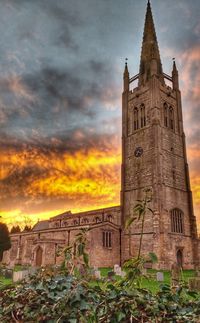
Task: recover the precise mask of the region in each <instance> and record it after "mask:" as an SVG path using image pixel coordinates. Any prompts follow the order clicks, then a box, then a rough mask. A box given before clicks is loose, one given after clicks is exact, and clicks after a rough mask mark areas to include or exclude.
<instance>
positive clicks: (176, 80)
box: [172, 58, 179, 90]
mask: <svg viewBox="0 0 200 323" xmlns="http://www.w3.org/2000/svg"><path fill="white" fill-rule="evenodd" d="M172 83H173V89H174V90H179V78H178V70H177V67H176V61H175V58H173V69H172Z"/></svg>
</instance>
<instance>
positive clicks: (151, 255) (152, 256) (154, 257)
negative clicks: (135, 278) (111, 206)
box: [148, 252, 158, 264]
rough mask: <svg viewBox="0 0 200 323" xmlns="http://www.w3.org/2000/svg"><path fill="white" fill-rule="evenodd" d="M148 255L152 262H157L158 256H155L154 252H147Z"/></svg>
mask: <svg viewBox="0 0 200 323" xmlns="http://www.w3.org/2000/svg"><path fill="white" fill-rule="evenodd" d="M148 256H149V258H150V260H151V262H152V263H153V264H155V263H157V262H158V257H157V256H156V254H155V253H154V252H149V255H148Z"/></svg>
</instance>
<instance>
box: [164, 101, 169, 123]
mask: <svg viewBox="0 0 200 323" xmlns="http://www.w3.org/2000/svg"><path fill="white" fill-rule="evenodd" d="M164 125H165V127H168V106H167V103H165V104H164Z"/></svg>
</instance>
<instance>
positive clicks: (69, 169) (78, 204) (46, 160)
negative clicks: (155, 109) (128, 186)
mask: <svg viewBox="0 0 200 323" xmlns="http://www.w3.org/2000/svg"><path fill="white" fill-rule="evenodd" d="M78 135H79V134H78ZM0 163H1V165H2V166H1V179H2V183H3V184H1V185H2V186H1V187H0V189H1V192H2V194H1V195H2V196H1V198H2V199H6V198H9V199H10V200H12V199H20V198H22V197H23V198H24V199H25V201H26V202H23V205H21V208H20V203H19V207H17V208H13V211H12V210H10V209H9V210H6V209H4V210H3V211H1V214H0V215H1V216H2V217H3V219H4V221H6V222H7V223H8V224H10V223H15V222H16V221H17V222H19V223H20V224H21V223H22V222H23V221H24V220H23V219H24V217H25V216H27V215H28V216H30V217H31V219H33V221H34V222H35V221H37V219H38V218H40V219H43V218H48V217H50V216H52V215H55V214H58V213H60V212H63V211H65V210H67V209H71V210H72V211H73V212H78V211H84V210H88V209H92V208H100V207H108V206H113V205H116V204H119V191H120V188H119V185H120V164H121V151H120V148H116V146H114V147H110V146H109V147H104V148H102V149H101V148H100V147H97V148H95V147H93V148H92V147H91V148H89V149H88V150H84V149H80V150H79V151H76V152H74V153H70V152H56V151H53V150H51V151H49V152H48V154H46V153H45V152H43V151H42V150H40V149H38V148H33V149H31V150H27V149H22V150H20V151H15V150H13V149H11V150H9V149H7V151H6V153H4V154H1V160H0ZM38 170H39V173H38ZM3 191H4V192H3ZM40 199H42V200H43V201H44V203H45V200H47V201H49V200H52V201H55V206H54V208H53V211H52V209H50V210H49V211H44V212H43V211H42V210H43V205H41V208H40V209H39V210H38V211H37V212H34V210H31V208H30V210H29V204H31V203H32V204H34V203H36V204H37V201H38V200H40ZM57 200H62V207H59V208H57V207H56V203H57ZM65 201H66V202H65ZM24 204H26V211H24Z"/></svg>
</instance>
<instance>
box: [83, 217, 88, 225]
mask: <svg viewBox="0 0 200 323" xmlns="http://www.w3.org/2000/svg"><path fill="white" fill-rule="evenodd" d="M81 223H82V224H87V223H89V220H88V219H87V218H83V219H82V221H81Z"/></svg>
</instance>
